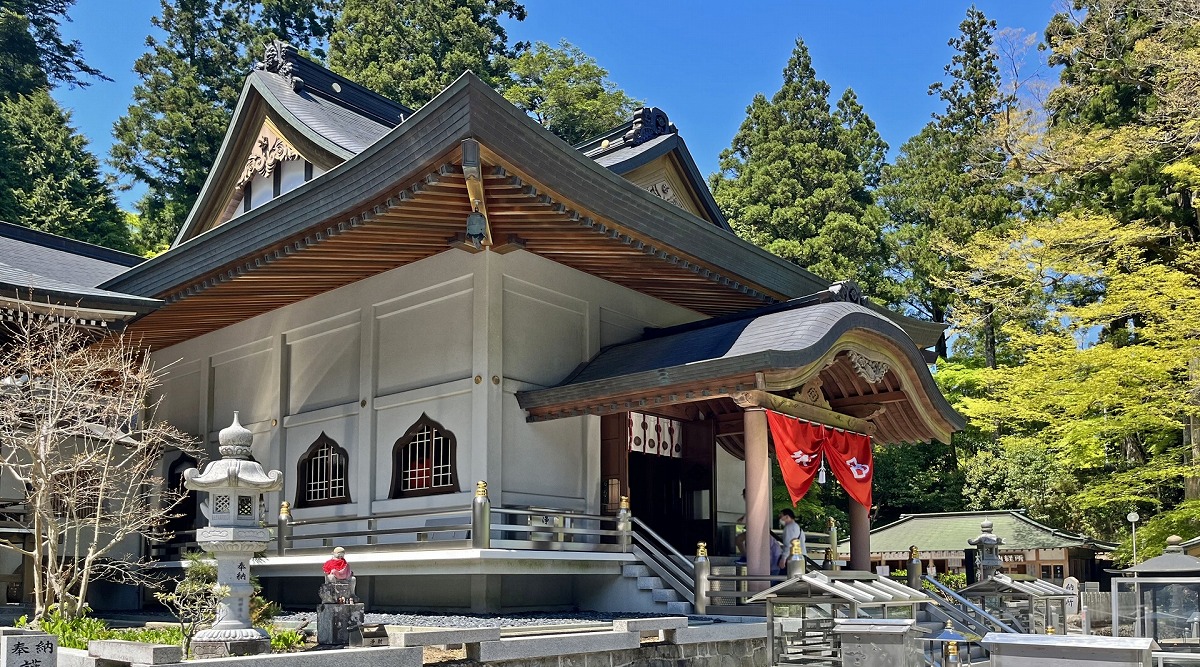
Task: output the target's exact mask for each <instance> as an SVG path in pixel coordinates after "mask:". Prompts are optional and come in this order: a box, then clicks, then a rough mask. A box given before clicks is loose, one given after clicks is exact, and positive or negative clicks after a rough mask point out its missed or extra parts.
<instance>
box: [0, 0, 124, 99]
mask: <svg viewBox="0 0 1200 667" xmlns="http://www.w3.org/2000/svg"><path fill="white" fill-rule="evenodd" d="M74 4H75V0H4V3H3V4H0V93H2V94H3V95H4V96H5V97H8V96H11V95H17V94H22V93H24V94H29V93H32V92H33V91H35V90H37V89H39V88H42V87H44V86H46V85H58V84H66V85H68V86H71V87H75V86H87V85H89V84H90V83H91V81H90V79H93V78H98V79H104V80H108V77H105V76H104V75H103V74H101V73H100V70H98V69H96V68H94V67H92V66H91V65H88V64H87V62H86V61H84V59H83V47H82V45H80V43H79V42H78V41H69V42H68V41H63V38H62V33H61V31H60V30H59V28H60V26H61V25H62V22H63V21H69V20H70V18H69V17H68V16H67V11H68V10H70V8H71V5H74Z"/></svg>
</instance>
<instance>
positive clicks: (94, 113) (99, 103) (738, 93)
mask: <svg viewBox="0 0 1200 667" xmlns="http://www.w3.org/2000/svg"><path fill="white" fill-rule="evenodd" d="M971 4H972V3H970V2H965V1H959V0H874V1H870V2H867V1H857V2H856V1H852V0H851V1H843V2H827V1H824V0H820V1H818V0H791V1H789V2H782V1H776V2H743V3H728V2H697V1H696V0H692V1H691V2H683V1H672V0H660V1H659V2H656V3H647V2H644V1H643V2H632V1H629V0H609V1H605V2H597V1H579V0H573V1H567V0H557V1H556V0H527V1H526V2H525V6H526V8H527V9H528V13H529V17H528V18H527V19H526V20H525V21H524V22H523V23H515V22H510V24H509V37H510V39H512V40H513V41H517V40H529V41H539V40H540V41H546V42H551V43H556V42H557V41H558V40H560V39H564V38H565V39H567V40H568V41H570V42H572V43H573V44H575V45H576V46H579V47H580V48H582V49H583V50H584V51H585V52H587V53H588V54H589V55H591V56H592V57H594V58H596V60H597V61H598V62H599V63H600V64H601V65H602V66H603V67H605V68H606V69H608V71H609V76H610V78H611V79H612V80H613V81H615V82H616V83H617V84H618V85H620V86H621V87H623V88H624V89H625V90H626V91H627V92H628V93H629V94H631V95H633V96H634V97H636V98H639V99H642V100H645V101H646V103H647V104H650V105H653V106H658V107H661V108H662V109H663V110H664V111H666V112H667V114H668V115H669V116H670V118H671V120H672V121H673V122H674V123H675V124H676V126H677V127H678V128H679V131H680V133H681V134H682V135H683V137H684V139H685V140H686V141H687V144H688V147H689V148H690V149H691V151H692V153H693V155H694V157H695V159H696V163H697V164H698V165H699V167H700V170H701V171H702V172H703V173H704V174H706V175H707V174H709V173H711V172H712V171H714V170H716V167H717V158H718V155H719V154H720V152H721V150H722V149H724V148H726V147H728V146H729V142H730V140H731V139H732V138H733V135H734V133H735V132H736V131H737V128H738V126H739V125H740V124H741V122H742V120H743V118H744V116H745V110H746V105H747V104H749V102H750V100H751V98H753V96H754V94H755V93H760V92H761V93H764V94H766V95H768V96H769V95H771V94H772V93H774V92H775V91H776V90H778V88H779V84H780V81H781V74H780V73H781V71H782V70H783V66H784V65H785V64H786V62H787V59H788V56H789V55H790V54H791V50H792V47H793V45H794V43H795V39H796V38H797V37H802V38H803V39H804V41H805V43H806V44H807V45H808V47H809V50H810V51H811V53H812V57H813V63H814V66H815V67H816V70H817V74H818V76H820V77H821V78H823V79H825V80H826V81H828V82H829V84H830V86H831V87H832V88H833V91H834V92H833V96H834V97H835V98H836V96H838V95H840V93H841V91H842V90H843V89H845V88H847V87H850V88H853V89H854V90H855V92H856V93H857V94H858V97H859V101H860V102H861V103H862V104H863V106H864V107H865V108H866V111H867V113H868V114H869V115H870V116H871V118H872V119H873V120H874V121H875V123H876V125H878V127H879V131H880V133H881V134H882V135H883V138H884V140H886V141H887V142H888V144H889V145H891V147H892V150H893V153H894V151H895V149H896V148H898V147H899V146H900V144H902V143H903V142H904V141H905V140H906V139H908V137H910V136H912V135H913V134H916V132H917V131H919V130H920V128H921V126H922V125H924V124H925V123H926V122H927V121H928V120H929V116H930V114H931V113H932V112H933V111H935V110H937V109H938V108H939V104H938V101H937V100H936V99H935V98H932V97H930V96H928V95H927V94H926V90H927V88H928V86H929V84H930V83H932V82H933V81H936V80H938V79H939V78H940V77H941V75H942V68H943V67H944V66H945V65H946V63H948V62H949V59H950V56H951V53H952V52H951V49H950V48H949V47H948V46H947V44H946V42H947V40H949V39H950V38H951V37H953V36H954V35H955V34H956V33H957V30H958V24H959V22H960V21H962V19H963V16H964V15H965V13H966V9H967V7H969V6H970V5H971ZM975 4H976V5H977V6H979V7H980V8H981V9H983V11H984V12H985V13H986V14H987V15H988V16H989V17H991V18H993V19H995V20H996V21H997V22H998V23H999V25H1000V27H1009V28H1017V29H1024V30H1025V31H1026V32H1029V33H1033V34H1035V35H1038V36H1040V35H1041V31H1042V29H1043V28H1044V27H1045V26H1046V23H1047V22H1048V21H1049V19H1050V17H1051V16H1052V15H1053V14H1054V11H1055V8H1056V7H1057V6H1058V4H1059V3H1057V2H1056V1H1055V0H1008V1H1007V2H1006V1H1002V0H987V1H980V2H976V3H975ZM116 7H120V11H119V12H117V11H114V8H116ZM159 9H160V6H159V2H158V0H119V1H118V2H113V1H112V0H78V4H77V5H76V6H75V7H74V8H73V10H72V12H71V16H72V18H73V19H74V22H73V23H71V24H68V25H67V26H66V27H65V30H64V32H65V33H66V34H67V36H69V37H70V38H73V39H78V40H80V41H81V42H83V46H84V54H85V55H86V57H87V59H88V62H89V63H91V64H92V65H94V66H96V67H98V68H100V69H101V70H102V71H103V72H104V73H105V74H107V75H108V76H110V77H112V78H113V79H114V81H112V82H103V81H102V82H96V83H95V84H93V85H92V86H90V87H88V88H84V89H75V90H66V89H62V90H59V91H56V93H55V96H56V97H57V98H58V99H59V100H60V101H61V102H62V103H63V104H65V105H66V106H67V107H69V108H71V109H72V110H73V112H74V121H75V124H76V126H77V127H78V128H79V129H80V130H81V131H82V132H83V133H84V134H85V135H86V136H87V137H88V138H89V140H90V141H91V147H92V150H93V151H95V152H96V153H98V154H99V155H100V156H101V157H104V156H105V155H107V151H108V147H109V145H110V144H111V142H112V124H113V122H114V121H115V120H116V119H117V118H118V117H119V116H120V115H121V114H122V113H124V111H125V109H126V107H127V106H128V105H129V101H130V96H131V94H132V90H133V86H134V85H135V83H136V77H135V76H134V75H133V72H132V67H133V62H134V60H136V59H137V58H138V56H140V55H141V54H142V53H143V52H144V51H145V39H146V36H147V35H148V34H150V31H151V29H152V28H151V25H150V17H151V16H153V15H154V14H156V13H158V11H159ZM136 196H137V192H136V191H134V192H126V193H123V194H122V195H121V200H122V204H123V205H124V206H126V207H130V206H131V205H132V202H133V200H135V199H136Z"/></svg>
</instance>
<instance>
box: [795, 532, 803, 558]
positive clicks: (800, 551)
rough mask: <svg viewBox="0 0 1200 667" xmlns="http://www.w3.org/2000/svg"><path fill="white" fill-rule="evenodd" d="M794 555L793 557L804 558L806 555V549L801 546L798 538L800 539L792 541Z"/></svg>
mask: <svg viewBox="0 0 1200 667" xmlns="http://www.w3.org/2000/svg"><path fill="white" fill-rule="evenodd" d="M792 555H793V556H803V555H804V547H802V546H800V538H798V537H797V538H796V539H794V540H792Z"/></svg>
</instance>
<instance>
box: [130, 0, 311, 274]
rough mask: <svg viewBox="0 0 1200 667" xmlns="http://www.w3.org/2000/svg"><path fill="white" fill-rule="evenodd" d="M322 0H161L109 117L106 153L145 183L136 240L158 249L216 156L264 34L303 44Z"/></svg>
mask: <svg viewBox="0 0 1200 667" xmlns="http://www.w3.org/2000/svg"><path fill="white" fill-rule="evenodd" d="M328 9H329V3H328V2H326V1H325V0H317V1H313V0H308V1H303V0H274V1H267V0H263V1H261V2H260V1H256V0H230V1H228V2H227V1H226V0H162V15H161V16H156V17H154V18H153V19H151V20H152V22H153V24H154V26H155V27H156V28H158V29H160V30H161V31H162V32H163V33H165V35H164V37H163V38H162V39H161V40H160V39H158V38H156V37H154V36H150V37H147V38H146V45H147V47H148V49H149V50H148V51H147V52H146V53H145V54H144V55H143V56H142V57H141V58H139V59H138V60H137V62H136V63H134V71H135V72H137V74H138V76H139V77H140V78H141V82H140V83H139V84H138V85H137V86H136V87H135V88H134V91H133V103H132V104H131V105H130V106H129V109H128V111H127V112H126V113H125V115H124V116H122V117H121V118H120V119H118V120H117V122H116V124H115V125H114V127H113V134H114V135H115V137H116V140H117V141H116V143H114V144H113V147H112V163H113V165H114V166H116V167H117V168H118V169H119V170H120V171H121V172H122V173H124V174H126V175H128V176H129V177H131V178H132V179H133V180H135V181H137V182H140V183H143V184H145V185H147V186H148V190H147V192H146V195H145V196H144V197H143V198H142V200H141V201H139V202H138V204H137V209H138V215H139V217H140V218H141V238H140V239H139V242H140V244H141V245H142V246H143V248H144V249H145V250H147V251H150V252H155V251H161V250H163V249H165V248H166V247H167V246H168V245H169V244H170V243H171V241H172V240H174V238H175V235H176V234H177V233H178V231H179V228H180V227H181V226H182V225H183V221H184V220H185V219H186V217H187V214H188V211H190V210H191V207H192V204H193V203H194V202H195V199H196V196H197V195H198V194H199V193H200V188H201V187H202V186H203V185H204V180H205V178H206V177H207V175H208V170H209V169H210V168H211V167H212V163H213V161H214V160H215V159H216V155H217V150H218V149H219V148H220V146H221V141H222V139H223V138H224V136H225V130H226V127H227V126H228V125H229V121H230V118H231V116H232V114H233V109H234V106H235V105H236V104H237V100H238V96H239V94H240V93H241V90H242V85H243V83H244V81H245V78H246V76H247V74H249V72H250V70H251V69H252V68H253V65H254V62H255V61H256V60H257V59H258V57H259V56H260V55H261V48H260V47H261V45H262V44H264V43H265V42H266V41H268V40H271V39H280V40H283V41H287V42H289V43H291V44H293V45H294V46H296V47H297V48H299V49H302V50H311V49H312V48H313V47H314V45H317V44H319V40H320V37H321V36H322V35H324V34H326V31H327V30H328V27H329V18H328Z"/></svg>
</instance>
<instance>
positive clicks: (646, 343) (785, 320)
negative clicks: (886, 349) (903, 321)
mask: <svg viewBox="0 0 1200 667" xmlns="http://www.w3.org/2000/svg"><path fill="white" fill-rule="evenodd" d="M851 315H858V316H862V317H866V318H869V319H871V320H876V321H878V326H879V327H881V328H889V329H893V330H895V331H896V333H897V334H898V335H900V336H903V335H904V334H903V332H901V331H900V330H899V329H898V328H897V327H896V326H895V325H894V324H893V323H892V322H891V321H890V320H888V319H887V318H885V317H883V316H882V315H879V314H878V313H875V312H874V311H871V310H870V309H868V308H866V307H864V306H860V305H858V304H855V303H847V302H835V303H822V304H816V305H812V306H807V307H804V308H798V309H792V310H784V311H781V312H775V313H769V314H766V315H757V316H755V315H754V314H753V313H751V314H749V315H748V316H747V317H746V318H744V319H739V320H735V321H732V322H724V323H721V324H714V325H712V326H704V327H701V328H695V329H692V330H688V331H683V332H681V333H676V334H671V335H667V336H661V337H655V338H648V339H644V340H640V341H635V342H632V343H626V344H623V345H614V346H612V347H610V348H608V349H606V350H604V351H602V352H601V353H600V354H599V355H597V356H596V358H595V359H593V360H592V361H591V362H590V363H589V364H587V366H585V367H584V368H582V369H581V370H580V371H579V372H578V373H577V374H576V375H574V376H573V377H571V378H569V379H568V380H567V381H566V382H564V383H563V384H564V385H567V384H578V383H583V382H593V381H596V380H603V379H607V378H613V377H618V376H621V375H631V374H634V373H641V372H645V371H652V370H656V369H660V368H670V367H676V366H685V365H687V364H694V363H698V362H702V361H712V360H716V359H732V358H735V357H741V356H746V355H751V354H755V353H764V352H802V351H805V350H808V349H810V348H814V347H821V344H822V342H823V341H824V339H825V338H826V336H828V335H829V334H830V332H831V331H832V330H833V329H834V327H835V326H836V325H837V324H838V323H839V322H841V321H842V320H844V319H845V318H846V317H848V316H851ZM824 351H825V350H824V349H823V348H822V349H821V352H822V353H823V352H824Z"/></svg>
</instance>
